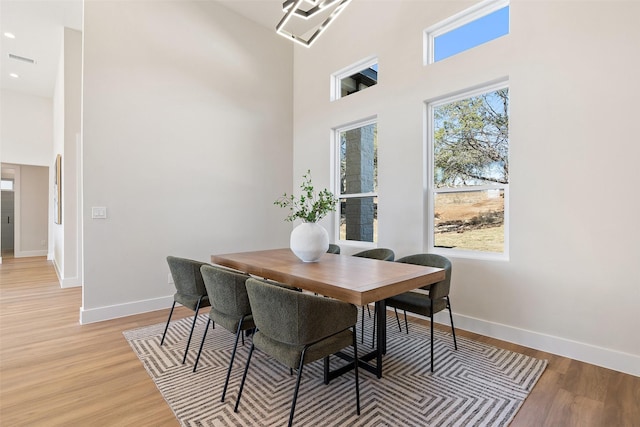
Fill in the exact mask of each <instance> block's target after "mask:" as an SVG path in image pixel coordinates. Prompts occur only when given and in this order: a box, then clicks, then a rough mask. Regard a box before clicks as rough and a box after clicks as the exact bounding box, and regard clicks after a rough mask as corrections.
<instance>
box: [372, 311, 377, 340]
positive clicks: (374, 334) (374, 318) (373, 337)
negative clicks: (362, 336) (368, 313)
mask: <svg viewBox="0 0 640 427" xmlns="http://www.w3.org/2000/svg"><path fill="white" fill-rule="evenodd" d="M377 309H378V307H374V308H373V332H372V333H371V348H376V321H377V320H376V319H378V316H376V313H377V311H376V310H377Z"/></svg>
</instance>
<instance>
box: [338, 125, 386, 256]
mask: <svg viewBox="0 0 640 427" xmlns="http://www.w3.org/2000/svg"><path fill="white" fill-rule="evenodd" d="M336 144H337V148H336V153H337V155H336V160H337V163H338V165H337V167H336V170H337V171H338V173H339V177H338V179H337V183H338V184H337V185H338V188H337V189H336V194H338V197H339V199H340V203H339V208H338V217H339V221H338V222H337V225H338V227H337V228H338V229H337V230H336V234H337V237H338V239H339V240H342V241H345V240H351V241H358V242H372V243H375V242H377V241H378V125H377V120H376V119H372V120H367V121H362V122H359V123H357V124H354V125H351V126H348V127H342V128H339V129H336Z"/></svg>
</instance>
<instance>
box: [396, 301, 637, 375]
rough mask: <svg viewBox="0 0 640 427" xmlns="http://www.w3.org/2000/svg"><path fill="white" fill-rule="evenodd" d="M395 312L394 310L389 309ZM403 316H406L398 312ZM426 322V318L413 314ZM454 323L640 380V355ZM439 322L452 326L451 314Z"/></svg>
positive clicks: (473, 322)
mask: <svg viewBox="0 0 640 427" xmlns="http://www.w3.org/2000/svg"><path fill="white" fill-rule="evenodd" d="M388 310H390V311H391V312H392V313H393V309H388ZM398 314H400V316H402V313H400V312H399V313H398ZM411 315H412V316H415V317H420V318H423V319H425V317H423V316H418V315H415V314H411ZM453 321H454V323H455V327H456V329H458V328H460V329H464V330H465V331H469V332H475V333H476V334H480V335H484V336H486V337H491V338H496V339H499V340H502V341H508V342H511V343H514V344H518V345H522V346H525V347H529V348H533V349H536V350H541V351H545V352H547V353H552V354H556V355H558V356H563V357H568V358H570V359H575V360H579V361H581V362H585V363H590V364H592V365H597V366H602V367H604V368H608V369H613V370H615V371H619V372H624V373H626V374H629V375H634V376H636V377H640V356H637V355H634V354H630V353H623V352H620V351H615V350H611V349H607V348H603V347H598V346H594V345H591V344H586V343H581V342H577V341H573V340H569V339H566V338H561V337H556V336H553V335H547V334H541V333H539V332H534V331H529V330H526V329H520V328H516V327H513V326H508V325H503V324H500V323H495V322H490V321H487V320H482V319H476V318H474V317H469V316H463V315H459V314H455V313H453ZM435 322H436V323H440V324H443V325H447V326H451V322H450V321H449V313H448V312H447V311H442V312H440V313H436V316H435Z"/></svg>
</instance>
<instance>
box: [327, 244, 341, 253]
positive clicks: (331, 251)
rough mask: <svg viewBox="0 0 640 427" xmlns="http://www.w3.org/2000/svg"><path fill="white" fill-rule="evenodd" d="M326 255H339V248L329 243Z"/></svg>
mask: <svg viewBox="0 0 640 427" xmlns="http://www.w3.org/2000/svg"><path fill="white" fill-rule="evenodd" d="M327 253H328V254H339V253H340V246H338V245H334V244H333V243H329V249H327Z"/></svg>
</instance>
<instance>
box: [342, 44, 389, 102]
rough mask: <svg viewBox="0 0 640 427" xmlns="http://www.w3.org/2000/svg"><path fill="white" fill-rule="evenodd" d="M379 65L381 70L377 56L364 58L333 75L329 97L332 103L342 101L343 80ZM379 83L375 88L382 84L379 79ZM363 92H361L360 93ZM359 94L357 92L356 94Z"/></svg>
mask: <svg viewBox="0 0 640 427" xmlns="http://www.w3.org/2000/svg"><path fill="white" fill-rule="evenodd" d="M376 64H378V68H379V61H378V57H377V56H375V55H374V56H369V57H367V58H364V59H362V60H360V61H358V62H356V63H355V64H351V65H349V66H347V67H345V68H343V69H341V70H339V71H336V72H335V73H333V74H331V80H330V90H331V92H330V95H329V99H330V101H332V102H333V101H337V100H338V99H342V98H343V96H342V80H343V79H345V78H347V77H350V76H352V75H354V74H356V73H359V72H360V71H362V70H366V69H367V68H371V66H373V65H376ZM376 82H377V83H376V84H375V85H374V86H377V85H378V84H380V79H379V78H378V80H377V81H376ZM371 87H372V86H369V87H368V88H367V89H369V88H371ZM358 92H361V91H358ZM356 93H357V92H356Z"/></svg>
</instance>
